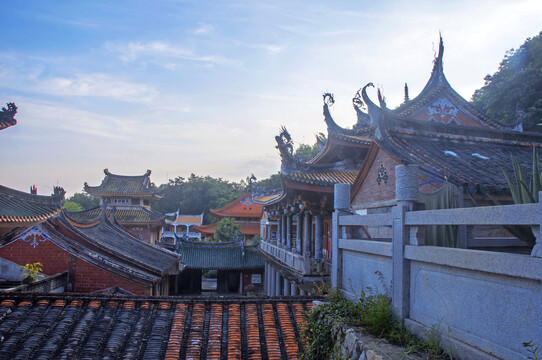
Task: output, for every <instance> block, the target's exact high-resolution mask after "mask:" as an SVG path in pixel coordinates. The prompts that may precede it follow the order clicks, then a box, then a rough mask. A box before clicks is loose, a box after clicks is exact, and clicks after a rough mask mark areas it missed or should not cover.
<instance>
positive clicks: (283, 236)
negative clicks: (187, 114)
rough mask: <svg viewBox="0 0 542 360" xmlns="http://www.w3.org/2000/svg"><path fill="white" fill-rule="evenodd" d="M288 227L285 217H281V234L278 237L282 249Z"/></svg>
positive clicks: (284, 244)
mask: <svg viewBox="0 0 542 360" xmlns="http://www.w3.org/2000/svg"><path fill="white" fill-rule="evenodd" d="M287 227H288V225H287V224H286V215H282V234H281V235H280V237H281V238H282V242H281V245H282V247H285V246H286V230H287Z"/></svg>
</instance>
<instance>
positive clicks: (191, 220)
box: [175, 215, 202, 224]
mask: <svg viewBox="0 0 542 360" xmlns="http://www.w3.org/2000/svg"><path fill="white" fill-rule="evenodd" d="M175 222H176V223H178V224H201V222H202V216H201V215H179V216H178V217H177V219H176V220H175Z"/></svg>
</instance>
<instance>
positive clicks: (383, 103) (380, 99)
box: [378, 89, 387, 108]
mask: <svg viewBox="0 0 542 360" xmlns="http://www.w3.org/2000/svg"><path fill="white" fill-rule="evenodd" d="M378 102H379V103H380V107H381V108H386V107H387V106H386V98H384V96H382V93H381V92H380V89H378Z"/></svg>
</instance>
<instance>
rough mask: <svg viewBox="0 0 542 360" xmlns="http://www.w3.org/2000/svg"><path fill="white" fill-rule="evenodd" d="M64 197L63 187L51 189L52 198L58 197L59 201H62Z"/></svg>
mask: <svg viewBox="0 0 542 360" xmlns="http://www.w3.org/2000/svg"><path fill="white" fill-rule="evenodd" d="M64 195H66V190H64V188H63V187H61V186H55V187H53V194H52V196H54V197H58V198H61V199H64Z"/></svg>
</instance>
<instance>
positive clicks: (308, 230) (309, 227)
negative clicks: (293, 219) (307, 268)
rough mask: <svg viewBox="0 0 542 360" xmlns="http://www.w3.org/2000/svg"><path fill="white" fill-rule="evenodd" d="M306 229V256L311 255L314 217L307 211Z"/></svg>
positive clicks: (304, 243)
mask: <svg viewBox="0 0 542 360" xmlns="http://www.w3.org/2000/svg"><path fill="white" fill-rule="evenodd" d="M303 220H304V223H305V226H304V231H303V235H304V236H303V245H304V246H303V255H304V256H305V258H306V259H307V258H310V257H311V237H312V219H311V214H310V213H309V212H308V211H306V212H305V216H304V219H303Z"/></svg>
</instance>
